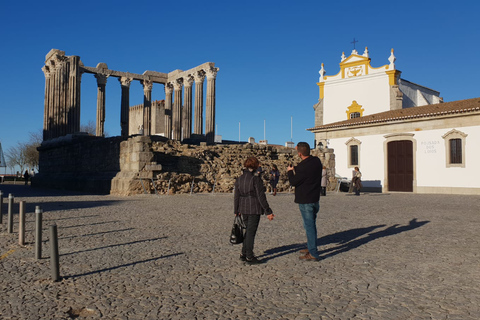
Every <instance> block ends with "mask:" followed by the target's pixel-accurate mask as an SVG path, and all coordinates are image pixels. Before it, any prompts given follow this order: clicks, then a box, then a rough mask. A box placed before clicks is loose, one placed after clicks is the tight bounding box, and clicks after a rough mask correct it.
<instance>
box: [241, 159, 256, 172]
mask: <svg viewBox="0 0 480 320" xmlns="http://www.w3.org/2000/svg"><path fill="white" fill-rule="evenodd" d="M259 165H260V162H258V159H257V158H255V157H248V158H247V160H245V162H244V163H243V166H244V167H245V168H247V169H253V170H257V169H258V166H259Z"/></svg>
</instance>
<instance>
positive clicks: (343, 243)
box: [259, 218, 430, 261]
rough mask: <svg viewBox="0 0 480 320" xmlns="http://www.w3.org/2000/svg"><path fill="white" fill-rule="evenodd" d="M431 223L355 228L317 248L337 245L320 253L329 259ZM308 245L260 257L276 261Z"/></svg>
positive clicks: (414, 221)
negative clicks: (374, 241)
mask: <svg viewBox="0 0 480 320" xmlns="http://www.w3.org/2000/svg"><path fill="white" fill-rule="evenodd" d="M429 222H430V221H417V219H416V218H415V219H412V220H410V222H409V223H408V224H407V225H404V226H400V225H399V224H394V225H392V226H391V227H388V228H386V229H384V230H380V231H377V232H372V231H374V230H375V229H378V228H382V227H385V225H384V224H382V225H376V226H371V227H366V228H355V229H351V230H346V231H341V232H337V233H334V234H331V235H327V236H324V237H321V238H318V239H317V246H322V245H327V244H331V243H337V244H338V246H336V247H333V248H329V249H325V250H320V251H319V252H318V253H319V254H320V257H321V259H327V258H330V257H333V256H335V255H337V254H340V253H343V252H347V251H350V250H352V249H355V248H358V247H360V246H361V245H364V244H366V243H368V242H371V241H373V240H376V239H380V238H383V237H388V236H393V235H396V234H399V233H401V232H406V231H410V230H413V229H416V228H419V227H421V226H423V225H425V224H427V223H429ZM365 234H367V236H365V237H362V236H363V235H365ZM305 248H306V244H305V243H304V242H303V243H295V244H290V245H286V246H280V247H276V248H272V249H268V250H266V251H265V252H264V253H263V255H260V256H259V258H262V259H263V260H265V261H267V260H271V259H275V258H278V257H281V256H284V255H287V254H292V253H295V252H297V251H299V250H300V249H305Z"/></svg>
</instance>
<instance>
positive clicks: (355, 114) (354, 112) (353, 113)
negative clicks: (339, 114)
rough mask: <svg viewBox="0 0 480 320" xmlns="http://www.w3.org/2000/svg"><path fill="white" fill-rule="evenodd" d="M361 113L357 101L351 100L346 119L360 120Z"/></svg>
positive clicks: (361, 109)
mask: <svg viewBox="0 0 480 320" xmlns="http://www.w3.org/2000/svg"><path fill="white" fill-rule="evenodd" d="M363 111H365V110H364V109H363V108H362V106H361V105H359V104H358V103H357V101H355V100H353V101H352V104H351V105H350V107H348V108H347V111H345V112H346V113H347V119H353V118H360V117H361V116H363Z"/></svg>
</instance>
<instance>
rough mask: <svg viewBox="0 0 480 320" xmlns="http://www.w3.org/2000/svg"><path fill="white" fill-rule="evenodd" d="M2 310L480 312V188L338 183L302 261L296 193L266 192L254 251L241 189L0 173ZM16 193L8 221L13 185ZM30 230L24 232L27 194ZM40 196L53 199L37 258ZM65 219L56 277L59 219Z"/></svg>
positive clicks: (53, 314)
mask: <svg viewBox="0 0 480 320" xmlns="http://www.w3.org/2000/svg"><path fill="white" fill-rule="evenodd" d="M0 190H1V191H3V193H4V205H3V224H2V225H1V228H0V279H1V281H0V297H1V299H0V301H1V303H0V318H2V319H72V318H79V319H100V318H103V319H462V320H465V319H472V320H473V319H479V318H480V307H479V305H480V288H479V285H478V284H479V283H480V268H479V249H478V248H479V242H480V233H479V229H480V213H479V208H480V197H479V196H460V195H426V194H409V193H392V194H381V193H370V194H362V195H361V196H360V197H355V196H353V195H350V194H346V193H334V192H332V193H328V196H327V197H322V199H321V201H320V202H321V204H320V214H319V219H318V220H317V227H318V231H319V233H318V235H319V239H318V245H319V253H320V255H321V257H322V260H321V261H320V262H311V261H309V262H305V261H300V260H299V259H298V257H299V256H300V254H299V252H298V251H299V250H300V249H303V248H305V241H306V238H305V233H304V230H303V227H302V223H301V217H300V213H299V210H298V207H297V205H296V204H294V203H293V194H290V193H281V194H279V195H277V196H276V197H273V196H268V200H269V202H270V205H271V207H272V209H273V211H274V213H275V215H276V217H275V220H274V221H272V222H270V221H268V220H267V219H266V218H265V219H262V221H261V222H260V226H259V231H258V233H257V238H256V245H255V252H256V254H257V256H259V258H261V259H265V260H266V263H265V264H261V265H253V266H250V265H245V264H244V263H243V262H241V261H240V260H239V259H238V257H239V253H240V247H239V246H232V245H230V244H229V242H228V237H229V233H230V228H231V224H232V222H233V213H232V212H233V195H232V194H215V195H212V194H194V195H172V196H165V195H162V196H156V195H137V196H132V197H116V196H96V195H85V194H73V193H63V192H59V191H45V190H40V189H34V188H30V187H29V186H23V185H11V184H10V185H8V184H1V185H0ZM9 193H12V194H13V195H14V196H15V206H14V221H15V225H14V233H8V232H7V227H6V220H7V200H6V199H5V198H8V194H9ZM21 200H25V201H26V203H27V205H26V212H27V218H26V221H27V222H26V242H27V244H26V245H25V246H19V245H18V202H19V201H21ZM35 206H41V207H42V209H43V210H44V214H43V217H44V221H43V239H44V243H43V252H42V259H41V260H36V259H35V252H34V241H35V240H34V229H35V217H34V213H33V212H34V211H35ZM53 223H56V224H57V226H58V236H59V252H60V275H61V277H62V279H61V281H59V282H53V281H52V280H51V276H50V262H49V255H50V250H49V242H48V240H49V239H48V238H49V232H48V231H49V226H50V225H51V224H53Z"/></svg>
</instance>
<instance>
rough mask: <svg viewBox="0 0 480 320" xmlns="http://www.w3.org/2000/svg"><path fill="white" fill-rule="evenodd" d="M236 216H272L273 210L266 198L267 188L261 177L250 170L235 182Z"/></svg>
mask: <svg viewBox="0 0 480 320" xmlns="http://www.w3.org/2000/svg"><path fill="white" fill-rule="evenodd" d="M233 210H234V213H235V214H239V213H241V214H267V215H268V214H271V213H272V209H270V206H269V205H268V202H267V197H266V196H265V186H264V185H263V181H262V179H261V178H260V177H258V176H256V175H254V173H253V172H251V171H249V170H244V171H243V175H241V176H240V177H239V178H238V179H237V181H235V196H234V209H233Z"/></svg>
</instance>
